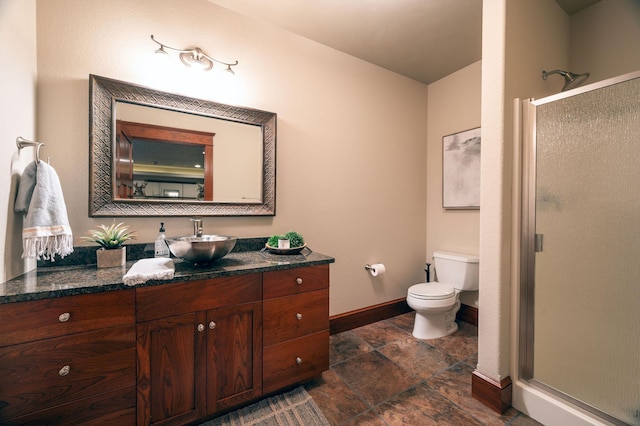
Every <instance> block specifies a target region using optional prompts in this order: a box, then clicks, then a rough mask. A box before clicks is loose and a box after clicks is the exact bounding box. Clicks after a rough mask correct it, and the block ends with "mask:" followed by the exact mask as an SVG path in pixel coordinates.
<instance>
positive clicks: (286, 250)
mask: <svg viewBox="0 0 640 426" xmlns="http://www.w3.org/2000/svg"><path fill="white" fill-rule="evenodd" d="M303 249H307V250H309V252H311V249H310V248H309V247H307V245H306V244H304V245H301V246H300V247H293V248H278V247H271V246H270V245H269V244H266V245H265V247H264V249H263V250H267V251H268V252H269V253H272V254H298V253H300V252H301V251H302V250H303Z"/></svg>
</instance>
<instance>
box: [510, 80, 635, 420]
mask: <svg viewBox="0 0 640 426" xmlns="http://www.w3.org/2000/svg"><path fill="white" fill-rule="evenodd" d="M637 78H640V71H636V72H633V73H629V74H624V75H621V76H618V77H614V78H610V79H607V80H603V81H601V82H597V83H593V84H589V85H587V86H583V87H580V88H577V89H573V90H570V91H567V92H562V93H558V94H556V95H552V96H548V97H545V98H540V99H526V100H523V101H522V105H521V107H522V181H521V234H520V292H519V293H520V294H519V321H518V360H517V361H518V366H517V371H518V377H519V379H521V380H523V381H525V382H526V383H527V384H529V385H531V386H533V387H534V388H536V389H538V390H541V391H542V392H544V393H547V394H550V395H552V396H553V397H556V398H559V399H560V400H562V401H564V402H566V403H568V404H570V405H571V406H573V407H574V408H578V409H580V410H584V411H586V412H587V413H589V414H591V415H595V416H597V417H598V418H600V419H601V420H602V421H605V422H608V423H610V424H614V425H627V423H624V422H621V421H620V420H619V419H616V418H615V417H612V416H610V415H609V414H607V413H605V412H603V411H601V410H599V409H597V408H595V407H593V406H591V405H589V404H587V403H584V402H582V401H580V400H578V399H576V398H574V397H572V396H571V395H567V394H566V393H564V392H561V391H559V390H557V389H555V388H552V387H550V386H548V385H546V384H544V383H542V382H540V381H538V380H536V379H535V378H534V375H533V367H534V331H535V330H534V327H535V316H534V312H535V311H534V294H535V293H534V291H535V255H536V182H537V180H536V169H537V151H536V145H537V144H536V141H537V134H536V123H537V122H536V119H537V116H536V108H537V107H538V106H540V105H544V104H548V103H551V102H556V101H559V100H562V99H566V98H570V97H573V96H577V95H581V94H584V93H587V92H591V91H594V90H598V89H602V88H605V87H608V86H612V85H614V84H619V83H623V82H626V81H628V80H633V79H637ZM540 244H541V242H540Z"/></svg>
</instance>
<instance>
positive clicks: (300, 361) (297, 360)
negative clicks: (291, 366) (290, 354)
mask: <svg viewBox="0 0 640 426" xmlns="http://www.w3.org/2000/svg"><path fill="white" fill-rule="evenodd" d="M296 364H298V365H300V364H302V358H300V357H299V356H298V357H296Z"/></svg>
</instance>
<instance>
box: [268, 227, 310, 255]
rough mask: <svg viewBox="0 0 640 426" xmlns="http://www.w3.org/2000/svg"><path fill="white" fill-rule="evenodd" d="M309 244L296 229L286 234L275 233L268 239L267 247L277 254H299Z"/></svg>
mask: <svg viewBox="0 0 640 426" xmlns="http://www.w3.org/2000/svg"><path fill="white" fill-rule="evenodd" d="M306 246H307V245H306V244H305V243H304V238H303V237H302V235H300V234H299V233H297V232H295V231H290V232H287V233H286V234H284V235H279V234H275V235H272V236H271V237H270V238H269V239H268V240H267V247H266V248H267V249H268V250H269V251H270V252H271V253H275V254H297V253H300V251H301V250H302V249H303V248H305V247H306Z"/></svg>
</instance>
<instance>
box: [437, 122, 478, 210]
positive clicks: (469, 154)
mask: <svg viewBox="0 0 640 426" xmlns="http://www.w3.org/2000/svg"><path fill="white" fill-rule="evenodd" d="M480 142H481V137H480V127H478V128H475V129H471V130H465V131H463V132H458V133H454V134H452V135H447V136H444V137H443V138H442V207H443V208H445V209H479V208H480V145H481V144H480Z"/></svg>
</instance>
